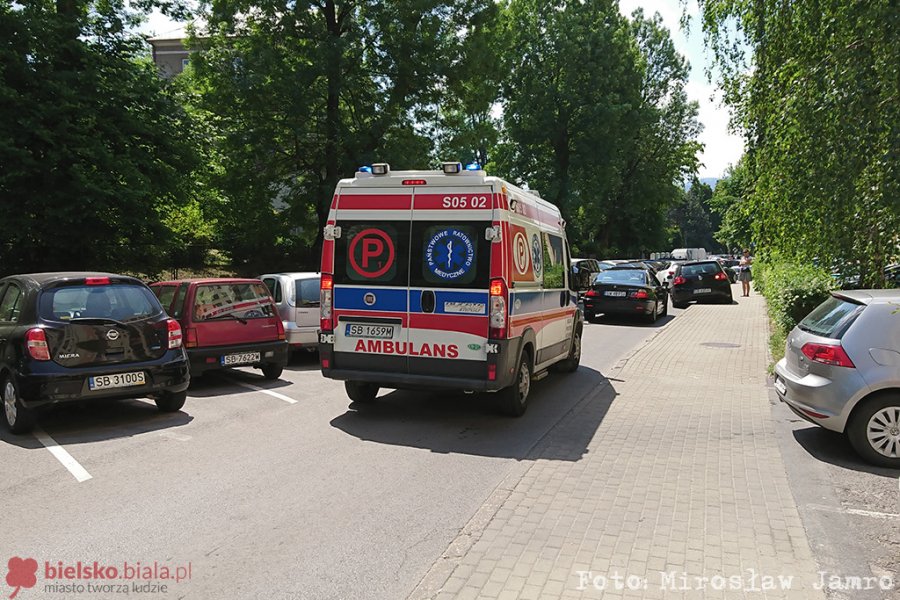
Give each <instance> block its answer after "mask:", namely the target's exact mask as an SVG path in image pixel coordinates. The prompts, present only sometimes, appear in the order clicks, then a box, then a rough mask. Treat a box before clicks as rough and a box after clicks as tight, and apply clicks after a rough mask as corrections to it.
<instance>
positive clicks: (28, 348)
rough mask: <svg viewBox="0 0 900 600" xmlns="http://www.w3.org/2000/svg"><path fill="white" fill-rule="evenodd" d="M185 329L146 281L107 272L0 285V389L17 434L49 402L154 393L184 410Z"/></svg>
mask: <svg viewBox="0 0 900 600" xmlns="http://www.w3.org/2000/svg"><path fill="white" fill-rule="evenodd" d="M181 341H182V340H181V327H180V326H179V325H178V322H177V321H175V320H174V319H171V318H169V317H168V316H167V315H166V313H165V312H164V311H163V309H162V306H160V304H159V301H158V300H157V299H156V297H155V296H154V295H153V294H152V293H151V292H150V290H149V289H148V288H147V286H146V285H144V284H143V283H142V282H141V281H139V280H137V279H134V278H133V277H126V276H122V275H113V274H110V273H36V274H31V275H13V276H10V277H6V278H4V279H2V280H0V390H2V396H3V418H4V420H5V421H6V425H7V426H8V427H9V429H10V430H11V431H12V432H13V433H25V432H27V431H29V430H30V429H31V428H32V427H33V425H34V423H35V419H36V412H37V411H38V410H39V409H41V408H43V407H46V406H49V405H53V404H57V403H61V402H71V401H81V400H93V399H125V398H139V397H145V396H147V397H151V398H153V399H154V400H155V401H156V405H157V407H158V408H159V409H160V410H161V411H163V412H174V411H177V410H180V409H181V407H182V406H184V401H185V396H186V393H187V392H186V390H187V387H188V384H189V383H190V374H189V370H188V362H187V357H186V356H185V353H184V349H183V348H182V345H181Z"/></svg>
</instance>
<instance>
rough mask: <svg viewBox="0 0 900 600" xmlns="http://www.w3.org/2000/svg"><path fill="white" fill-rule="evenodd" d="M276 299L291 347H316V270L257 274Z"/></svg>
mask: <svg viewBox="0 0 900 600" xmlns="http://www.w3.org/2000/svg"><path fill="white" fill-rule="evenodd" d="M259 279H260V280H262V282H263V283H264V284H266V287H267V288H268V290H269V293H270V294H271V295H272V298H273V299H274V300H275V307H276V309H277V310H278V316H279V317H280V318H281V324H282V325H283V326H284V334H285V337H286V339H287V342H288V345H289V346H290V347H291V349H292V350H307V351H309V352H315V351H317V350H318V349H319V282H320V280H321V276H320V275H319V274H318V273H267V274H265V275H260V276H259Z"/></svg>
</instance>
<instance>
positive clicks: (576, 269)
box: [570, 258, 603, 297]
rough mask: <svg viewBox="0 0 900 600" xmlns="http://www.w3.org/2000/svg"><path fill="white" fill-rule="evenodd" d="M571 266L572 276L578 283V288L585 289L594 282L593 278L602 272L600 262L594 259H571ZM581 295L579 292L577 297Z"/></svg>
mask: <svg viewBox="0 0 900 600" xmlns="http://www.w3.org/2000/svg"><path fill="white" fill-rule="evenodd" d="M570 263H571V265H572V267H571V268H572V276H573V277H574V278H575V280H576V282H577V283H578V287H579V288H584V289H587V288H588V287H589V286H590V285H591V281H593V280H594V276H595V275H596V274H597V273H599V272H600V271H602V270H603V268H602V267H601V266H600V261H598V260H597V259H596V258H573V259H572V260H571V261H570ZM580 296H581V293H580V292H579V297H580Z"/></svg>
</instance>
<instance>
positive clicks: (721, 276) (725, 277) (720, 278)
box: [713, 271, 728, 281]
mask: <svg viewBox="0 0 900 600" xmlns="http://www.w3.org/2000/svg"><path fill="white" fill-rule="evenodd" d="M713 279H715V280H716V281H727V280H728V275H726V274H725V273H724V272H722V271H719V272H718V273H716V274H715V275H714V276H713Z"/></svg>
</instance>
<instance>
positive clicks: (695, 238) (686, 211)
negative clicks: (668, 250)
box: [669, 177, 720, 251]
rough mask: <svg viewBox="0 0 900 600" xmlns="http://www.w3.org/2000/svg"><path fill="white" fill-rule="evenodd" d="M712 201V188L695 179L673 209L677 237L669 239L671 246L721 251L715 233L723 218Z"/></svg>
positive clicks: (670, 214)
mask: <svg viewBox="0 0 900 600" xmlns="http://www.w3.org/2000/svg"><path fill="white" fill-rule="evenodd" d="M716 187H717V188H718V186H716ZM712 198H713V190H712V188H711V187H710V186H709V185H708V184H706V183H703V182H702V181H700V180H699V179H697V178H696V177H694V178H693V180H692V181H691V184H690V187H689V188H688V189H687V190H685V191H684V192H683V194H682V198H681V199H680V201H679V202H678V203H677V204H675V205H674V206H673V207H672V209H671V210H670V213H669V217H670V219H671V221H672V222H673V223H674V225H675V230H674V231H673V233H674V236H673V237H672V238H670V240H669V244H670V245H671V246H673V247H676V246H677V247H683V248H706V249H707V250H709V251H714V250H718V249H719V243H718V242H717V241H716V239H715V237H714V235H713V233H714V232H715V231H716V229H717V228H718V226H719V222H720V219H719V217H718V215H717V214H716V213H715V212H713V211H712V209H711V201H712Z"/></svg>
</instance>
